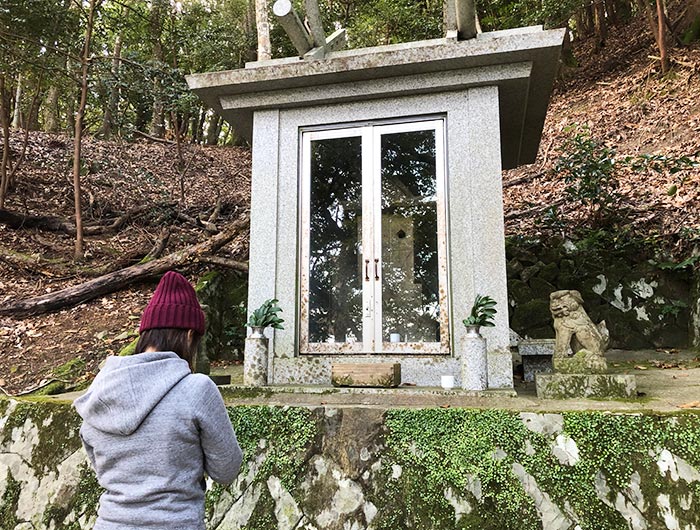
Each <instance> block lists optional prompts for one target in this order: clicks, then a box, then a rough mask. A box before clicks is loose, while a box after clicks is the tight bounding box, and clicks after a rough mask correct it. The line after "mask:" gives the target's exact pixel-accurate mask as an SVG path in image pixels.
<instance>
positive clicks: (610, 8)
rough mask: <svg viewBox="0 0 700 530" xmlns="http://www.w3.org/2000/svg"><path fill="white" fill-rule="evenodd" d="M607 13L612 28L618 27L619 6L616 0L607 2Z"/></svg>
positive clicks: (607, 0) (606, 0)
mask: <svg viewBox="0 0 700 530" xmlns="http://www.w3.org/2000/svg"><path fill="white" fill-rule="evenodd" d="M604 7H605V12H606V13H607V16H608V21H609V22H610V25H611V26H616V25H617V22H618V18H617V4H616V2H615V0H605V5H604Z"/></svg>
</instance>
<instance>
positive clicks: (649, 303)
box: [506, 238, 700, 349]
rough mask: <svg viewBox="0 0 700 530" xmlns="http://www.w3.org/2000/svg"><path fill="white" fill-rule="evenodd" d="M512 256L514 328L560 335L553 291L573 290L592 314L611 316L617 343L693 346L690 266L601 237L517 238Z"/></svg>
mask: <svg viewBox="0 0 700 530" xmlns="http://www.w3.org/2000/svg"><path fill="white" fill-rule="evenodd" d="M506 256H507V259H508V263H507V276H508V299H509V304H510V307H509V315H510V327H511V328H512V329H513V330H514V331H516V332H517V333H518V334H520V335H521V336H529V337H530V338H543V339H544V338H554V329H553V328H552V317H551V314H550V312H549V295H550V293H552V292H554V291H558V290H561V289H574V290H577V291H579V292H580V293H581V295H582V296H583V299H584V307H585V309H586V311H587V312H588V314H589V316H590V317H591V319H592V320H593V321H594V322H596V323H597V322H600V321H601V320H605V322H606V324H607V327H608V330H609V331H610V339H611V347H613V348H622V349H640V348H660V347H687V346H692V345H693V344H692V343H693V335H694V334H695V333H697V331H694V330H695V327H693V325H692V323H693V319H695V320H697V321H698V322H700V317H697V316H693V315H695V312H694V309H695V308H694V306H695V305H696V303H697V293H696V295H693V289H692V285H693V279H692V274H691V270H690V267H674V266H673V265H672V264H664V263H657V262H655V261H654V260H650V259H645V257H644V256H643V255H642V254H639V253H637V252H635V251H634V249H623V250H616V251H606V250H604V249H603V248H601V247H599V246H597V245H596V242H595V241H593V242H592V241H579V242H576V243H574V242H571V241H565V242H559V243H549V244H548V245H544V244H542V243H539V242H532V241H527V240H522V239H516V238H511V239H509V240H508V241H507V244H506ZM697 311H700V309H697ZM697 311H696V312H697ZM697 326H700V324H697ZM698 342H700V341H698Z"/></svg>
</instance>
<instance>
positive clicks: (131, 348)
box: [118, 337, 139, 356]
mask: <svg viewBox="0 0 700 530" xmlns="http://www.w3.org/2000/svg"><path fill="white" fill-rule="evenodd" d="M138 342H139V337H136V338H135V339H134V340H132V341H131V342H130V343H129V344H127V345H126V346H124V347H123V348H122V349H121V350H119V354H118V355H121V356H127V355H133V354H134V353H136V345H137V344H138Z"/></svg>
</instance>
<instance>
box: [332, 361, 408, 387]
mask: <svg viewBox="0 0 700 530" xmlns="http://www.w3.org/2000/svg"><path fill="white" fill-rule="evenodd" d="M331 382H332V383H333V386H382V387H397V386H399V385H400V384H401V365H400V364H399V363H342V364H333V365H332V366H331Z"/></svg>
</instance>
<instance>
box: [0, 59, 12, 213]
mask: <svg viewBox="0 0 700 530" xmlns="http://www.w3.org/2000/svg"><path fill="white" fill-rule="evenodd" d="M9 103H10V95H9V93H8V90H7V88H6V86H5V76H4V75H3V74H2V72H0V126H2V160H1V161H0V208H4V207H5V197H6V196H7V190H8V188H9V183H10V182H9V181H10V173H9V165H10V109H9Z"/></svg>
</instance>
